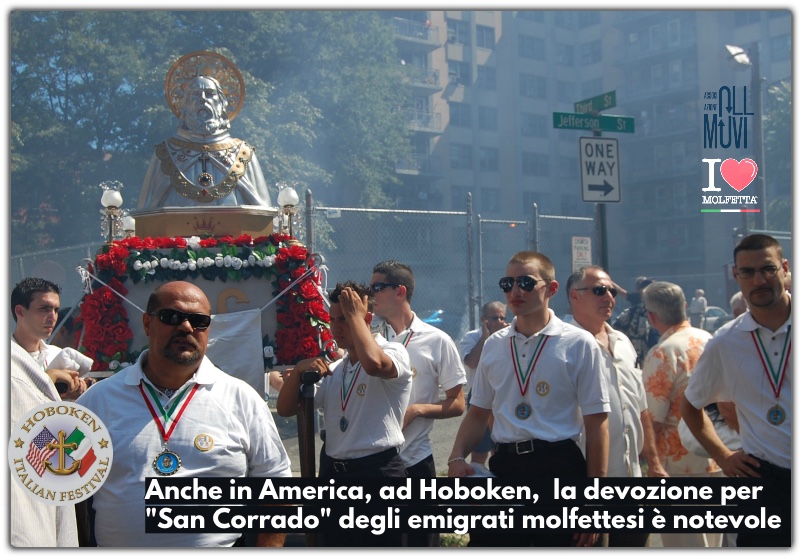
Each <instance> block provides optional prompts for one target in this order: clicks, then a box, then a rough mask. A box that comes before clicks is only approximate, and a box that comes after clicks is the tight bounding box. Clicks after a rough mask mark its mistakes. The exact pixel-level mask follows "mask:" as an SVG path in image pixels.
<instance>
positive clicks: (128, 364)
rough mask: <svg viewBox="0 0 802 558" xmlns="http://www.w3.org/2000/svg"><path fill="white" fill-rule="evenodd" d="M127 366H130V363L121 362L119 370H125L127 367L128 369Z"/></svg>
mask: <svg viewBox="0 0 802 558" xmlns="http://www.w3.org/2000/svg"><path fill="white" fill-rule="evenodd" d="M129 366H131V363H130V362H121V363H120V368H121V369H122V368H127V367H129Z"/></svg>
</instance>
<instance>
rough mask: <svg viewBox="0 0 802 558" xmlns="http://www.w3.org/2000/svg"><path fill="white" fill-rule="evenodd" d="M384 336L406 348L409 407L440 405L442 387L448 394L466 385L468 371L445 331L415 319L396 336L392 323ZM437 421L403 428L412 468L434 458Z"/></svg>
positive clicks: (420, 420)
mask: <svg viewBox="0 0 802 558" xmlns="http://www.w3.org/2000/svg"><path fill="white" fill-rule="evenodd" d="M384 332H385V335H384V336H385V337H386V338H387V340H388V341H395V342H398V343H402V344H404V345H405V346H406V348H407V352H409V362H410V365H411V366H412V391H411V393H410V396H409V404H410V405H412V404H413V403H438V402H439V401H440V387H441V386H442V388H443V390H444V391H448V390H450V389H451V388H453V387H456V386H459V385H462V384H464V383H465V381H466V380H465V369H464V367H463V365H462V359H461V358H460V355H459V352H458V351H457V347H456V345H454V341H452V340H451V338H450V337H449V336H448V335H447V334H446V333H445V332H444V331H442V330H440V329H437V328H436V327H434V326H432V325H429V324H427V323H426V322H424V321H422V320H421V319H419V318H418V317H417V316H414V317H413V319H412V323H411V324H410V326H409V328H408V329H406V330H404V331H402V332H400V333H398V334H396V333H395V331H394V330H393V328H392V327H391V326H390V324H385V326H384ZM433 426H434V419H431V418H423V417H418V418H416V419H415V420H413V421H412V422H411V423H410V424H409V426H407V427H406V428H405V429H404V440H405V441H404V446H403V447H402V448H401V459H403V461H404V465H405V466H407V467H411V466H412V465H415V464H417V463H420V462H421V461H423V460H424V459H426V458H427V457H429V456H430V455H432V445H431V443H430V441H429V432H431V430H432V427H433Z"/></svg>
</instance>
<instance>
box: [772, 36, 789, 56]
mask: <svg viewBox="0 0 802 558" xmlns="http://www.w3.org/2000/svg"><path fill="white" fill-rule="evenodd" d="M771 59H772V61H774V62H780V61H782V60H790V59H791V35H781V36H779V37H774V38H773V39H772V40H771Z"/></svg>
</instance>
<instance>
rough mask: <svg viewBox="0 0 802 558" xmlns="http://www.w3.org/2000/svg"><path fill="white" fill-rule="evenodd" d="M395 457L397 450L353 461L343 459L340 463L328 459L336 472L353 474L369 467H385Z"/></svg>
mask: <svg viewBox="0 0 802 558" xmlns="http://www.w3.org/2000/svg"><path fill="white" fill-rule="evenodd" d="M396 455H398V448H389V449H386V450H384V451H380V452H379V453H373V454H371V455H366V456H365V457H357V458H355V459H344V460H342V461H337V460H336V459H334V458H331V457H330V459H331V462H332V465H333V466H334V470H335V471H336V472H338V473H353V472H354V471H362V470H364V469H369V468H370V467H375V466H376V465H386V464H387V463H389V462H390V460H391V459H392V458H393V457H395V456H396Z"/></svg>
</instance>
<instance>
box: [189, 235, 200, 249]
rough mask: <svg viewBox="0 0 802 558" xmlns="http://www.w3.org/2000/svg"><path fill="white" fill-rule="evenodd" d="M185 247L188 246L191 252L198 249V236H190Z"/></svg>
mask: <svg viewBox="0 0 802 558" xmlns="http://www.w3.org/2000/svg"><path fill="white" fill-rule="evenodd" d="M187 246H189V247H190V248H191V249H193V250H198V249H200V247H201V245H200V237H199V236H190V237H189V238H188V239H187Z"/></svg>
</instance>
